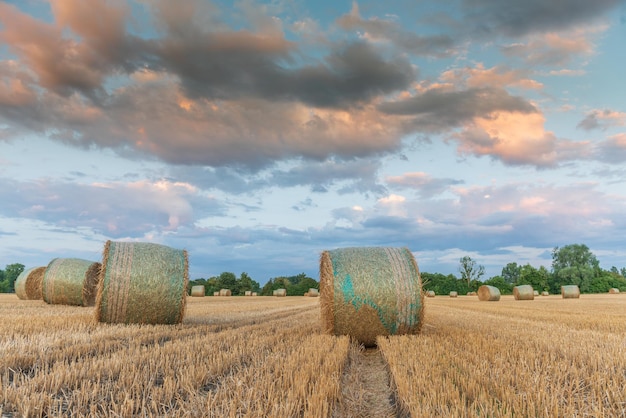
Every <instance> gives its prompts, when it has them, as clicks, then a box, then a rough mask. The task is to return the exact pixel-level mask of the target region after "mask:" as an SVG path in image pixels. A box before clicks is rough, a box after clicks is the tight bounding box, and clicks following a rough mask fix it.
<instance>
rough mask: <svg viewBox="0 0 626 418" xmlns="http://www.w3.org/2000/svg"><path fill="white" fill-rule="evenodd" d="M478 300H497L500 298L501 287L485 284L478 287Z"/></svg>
mask: <svg viewBox="0 0 626 418" xmlns="http://www.w3.org/2000/svg"><path fill="white" fill-rule="evenodd" d="M478 300H482V301H487V302H497V301H499V300H500V289H498V288H497V287H495V286H489V285H487V284H484V285H482V286H480V287H479V288H478Z"/></svg>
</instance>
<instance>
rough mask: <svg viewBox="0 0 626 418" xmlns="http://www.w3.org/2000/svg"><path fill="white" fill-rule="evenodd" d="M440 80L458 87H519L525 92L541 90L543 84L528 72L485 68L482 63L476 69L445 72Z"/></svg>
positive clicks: (467, 68)
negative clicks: (532, 77) (530, 76)
mask: <svg viewBox="0 0 626 418" xmlns="http://www.w3.org/2000/svg"><path fill="white" fill-rule="evenodd" d="M439 79H440V80H441V81H443V82H446V83H452V84H453V85H456V86H467V87H469V88H481V87H500V88H507V87H517V88H520V89H524V90H539V89H541V88H543V84H542V83H540V82H538V81H536V80H533V79H531V78H529V74H528V71H527V70H523V69H511V68H506V67H503V66H495V67H491V68H485V67H484V65H483V64H482V63H478V64H476V66H475V67H473V68H472V67H465V68H461V69H454V70H447V71H444V72H443V73H442V74H441V76H440V77H439Z"/></svg>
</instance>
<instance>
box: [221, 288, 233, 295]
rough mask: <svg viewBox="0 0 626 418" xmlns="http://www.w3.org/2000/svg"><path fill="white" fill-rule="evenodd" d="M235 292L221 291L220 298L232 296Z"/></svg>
mask: <svg viewBox="0 0 626 418" xmlns="http://www.w3.org/2000/svg"><path fill="white" fill-rule="evenodd" d="M232 295H233V292H232V291H231V290H230V289H220V296H232Z"/></svg>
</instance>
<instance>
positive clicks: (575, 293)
mask: <svg viewBox="0 0 626 418" xmlns="http://www.w3.org/2000/svg"><path fill="white" fill-rule="evenodd" d="M561 296H562V298H563V299H578V298H579V297H580V289H579V288H578V286H577V285H575V284H568V285H566V286H561Z"/></svg>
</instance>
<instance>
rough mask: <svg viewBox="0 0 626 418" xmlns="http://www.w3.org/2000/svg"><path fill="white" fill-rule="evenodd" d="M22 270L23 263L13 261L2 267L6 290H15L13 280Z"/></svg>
mask: <svg viewBox="0 0 626 418" xmlns="http://www.w3.org/2000/svg"><path fill="white" fill-rule="evenodd" d="M23 271H24V264H20V263H14V264H8V265H7V266H6V268H5V269H4V279H3V281H4V282H5V283H6V285H5V286H6V292H14V291H15V280H16V279H17V277H18V276H19V275H20V274H21V273H22V272H23Z"/></svg>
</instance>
